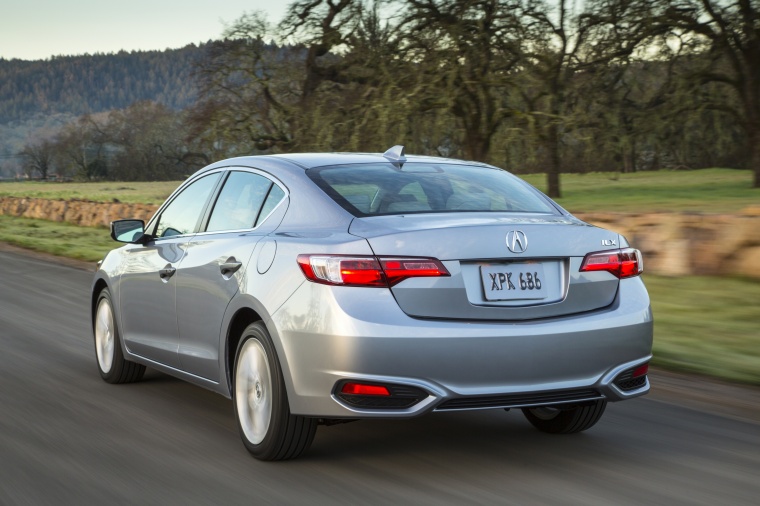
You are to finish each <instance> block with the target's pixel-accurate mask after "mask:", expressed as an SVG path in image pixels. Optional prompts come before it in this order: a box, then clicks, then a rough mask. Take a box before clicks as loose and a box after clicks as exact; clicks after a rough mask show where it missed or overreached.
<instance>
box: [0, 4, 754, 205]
mask: <svg viewBox="0 0 760 506" xmlns="http://www.w3.org/2000/svg"><path fill="white" fill-rule="evenodd" d="M389 12H393V13H394V15H393V16H387V15H386V13H389ZM273 41H274V42H273ZM758 55H760V0H585V1H583V2H577V1H575V0H297V1H295V2H293V3H291V4H290V6H289V7H288V10H287V12H286V15H285V16H284V18H283V19H282V20H280V22H279V23H278V24H276V25H274V24H271V23H269V22H268V21H267V20H266V18H265V17H264V16H262V15H261V14H260V13H250V14H246V15H243V16H242V17H241V18H239V19H238V20H237V21H235V22H234V23H232V24H231V25H230V26H228V27H227V29H226V30H225V32H224V33H223V34H222V38H221V39H220V40H216V41H210V42H208V43H206V44H203V45H201V46H200V47H196V46H187V47H185V48H183V49H178V50H170V51H163V52H160V51H152V52H132V53H127V52H120V53H117V54H111V55H101V54H95V55H90V56H76V57H57V58H53V59H51V60H46V61H37V62H26V61H18V60H11V61H7V60H0V175H6V176H13V177H20V176H21V175H22V174H23V177H39V178H41V179H46V178H48V176H50V175H52V174H57V175H58V176H65V177H73V178H78V179H87V180H91V179H111V180H159V179H174V178H181V177H183V176H186V175H188V174H191V173H192V172H193V171H194V170H196V169H197V168H199V167H201V166H203V165H205V164H207V163H209V162H210V161H214V160H220V159H223V158H227V157H231V156H239V155H247V154H269V153H288V152H299V151H300V152H311V151H317V152H320V151H362V152H382V151H385V150H386V149H387V148H388V147H390V146H393V145H395V144H403V145H405V146H406V148H407V152H408V153H415V154H427V155H439V156H445V157H453V158H464V159H470V160H478V161H483V162H487V163H492V164H494V165H496V166H499V167H503V168H506V169H508V170H510V171H513V172H515V173H528V172H543V173H546V175H547V193H548V194H549V195H550V196H552V197H557V196H560V195H561V188H560V174H562V173H567V172H591V171H620V172H635V171H640V170H658V169H663V168H665V169H679V170H688V169H696V168H702V167H734V168H741V169H752V170H753V171H754V182H753V185H754V186H755V187H760V64H758Z"/></svg>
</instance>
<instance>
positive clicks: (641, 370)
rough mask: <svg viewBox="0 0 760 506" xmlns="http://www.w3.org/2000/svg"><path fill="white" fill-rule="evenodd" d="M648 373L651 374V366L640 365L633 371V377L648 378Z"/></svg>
mask: <svg viewBox="0 0 760 506" xmlns="http://www.w3.org/2000/svg"><path fill="white" fill-rule="evenodd" d="M648 372H649V364H644V365H640V366H639V367H637V368H636V369H634V370H633V375H632V376H631V377H633V378H638V377H639V376H646V374H647V373H648Z"/></svg>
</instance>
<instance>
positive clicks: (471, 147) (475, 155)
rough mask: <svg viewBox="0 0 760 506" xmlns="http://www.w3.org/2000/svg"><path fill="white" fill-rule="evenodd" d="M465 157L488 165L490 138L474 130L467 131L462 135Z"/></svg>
mask: <svg viewBox="0 0 760 506" xmlns="http://www.w3.org/2000/svg"><path fill="white" fill-rule="evenodd" d="M464 140H465V145H464V154H465V157H466V158H468V159H470V160H472V161H475V162H483V163H488V155H489V154H490V152H491V136H490V135H488V134H482V133H480V132H478V131H477V130H476V129H474V128H472V129H467V130H466V132H465V135H464Z"/></svg>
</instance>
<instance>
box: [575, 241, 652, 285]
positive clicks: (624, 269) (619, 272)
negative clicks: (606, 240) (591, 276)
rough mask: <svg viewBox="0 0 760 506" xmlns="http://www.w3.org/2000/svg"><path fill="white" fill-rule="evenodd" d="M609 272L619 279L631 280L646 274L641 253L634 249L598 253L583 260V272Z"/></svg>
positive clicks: (591, 254)
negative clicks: (643, 273)
mask: <svg viewBox="0 0 760 506" xmlns="http://www.w3.org/2000/svg"><path fill="white" fill-rule="evenodd" d="M589 271H607V272H610V273H612V274H614V275H615V276H617V277H618V278H621V279H622V278H630V277H633V276H638V275H639V274H641V273H642V272H644V260H643V259H642V258H641V252H640V251H639V250H637V249H634V248H625V249H616V250H611V251H598V252H596V253H589V254H588V255H586V258H584V259H583V263H582V264H581V272H589Z"/></svg>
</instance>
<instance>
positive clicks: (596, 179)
mask: <svg viewBox="0 0 760 506" xmlns="http://www.w3.org/2000/svg"><path fill="white" fill-rule="evenodd" d="M521 177H522V178H523V179H525V180H526V181H528V182H529V183H531V184H532V185H534V186H536V187H537V188H538V189H539V190H541V191H545V190H546V175H544V174H533V175H526V176H521ZM561 184H562V192H563V196H562V198H560V199H557V202H558V203H559V204H560V205H561V206H562V207H564V208H565V209H567V210H568V211H570V212H571V213H576V212H593V211H613V212H621V213H642V212H645V213H654V212H664V211H681V212H701V213H736V212H739V211H741V210H742V209H744V208H745V207H747V206H749V205H760V189H756V188H755V189H753V188H751V186H752V172H751V171H748V170H732V169H702V170H694V171H657V172H637V173H634V174H618V173H612V172H605V173H601V172H595V173H589V174H566V175H562V176H561Z"/></svg>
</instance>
